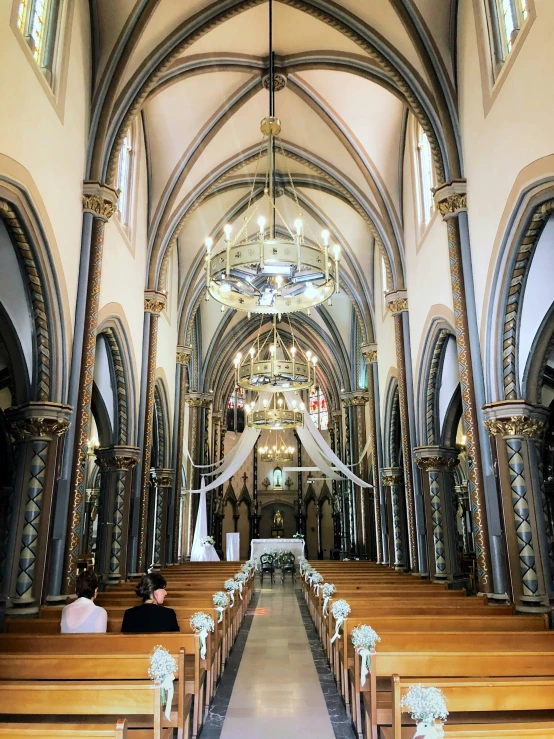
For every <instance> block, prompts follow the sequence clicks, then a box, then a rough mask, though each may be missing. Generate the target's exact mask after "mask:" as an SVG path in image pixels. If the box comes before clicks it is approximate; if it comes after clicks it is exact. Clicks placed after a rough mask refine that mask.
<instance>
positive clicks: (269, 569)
mask: <svg viewBox="0 0 554 739" xmlns="http://www.w3.org/2000/svg"><path fill="white" fill-rule="evenodd" d="M264 573H269V576H270V579H271V584H273V583H274V582H275V567H274V565H273V556H272V555H271V554H262V555H261V557H260V577H261V583H262V585H263V583H264Z"/></svg>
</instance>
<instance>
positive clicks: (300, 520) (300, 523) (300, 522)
mask: <svg viewBox="0 0 554 739" xmlns="http://www.w3.org/2000/svg"><path fill="white" fill-rule="evenodd" d="M294 438H295V439H296V462H297V466H298V467H302V444H301V443H300V439H299V438H298V434H297V433H296V432H295V433H294ZM297 493H298V494H297V506H298V517H297V524H296V525H297V527H298V532H299V533H300V534H304V536H306V519H305V516H304V500H303V499H304V494H303V491H302V473H301V472H299V473H298V491H297Z"/></svg>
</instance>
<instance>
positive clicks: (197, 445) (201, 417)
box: [185, 392, 212, 557]
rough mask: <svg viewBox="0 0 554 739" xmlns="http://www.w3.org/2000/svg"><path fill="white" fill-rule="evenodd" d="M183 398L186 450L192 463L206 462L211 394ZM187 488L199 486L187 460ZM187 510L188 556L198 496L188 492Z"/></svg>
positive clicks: (193, 470) (196, 469)
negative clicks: (206, 440)
mask: <svg viewBox="0 0 554 739" xmlns="http://www.w3.org/2000/svg"><path fill="white" fill-rule="evenodd" d="M185 400H186V402H187V403H188V406H189V435H188V442H187V446H188V451H189V454H190V457H191V458H192V460H193V462H194V464H196V465H202V464H206V459H205V438H204V435H205V432H206V430H207V418H206V412H207V410H208V409H209V408H210V406H211V403H212V395H209V394H207V393H196V392H195V393H186V394H185ZM187 480H188V481H189V489H191V490H198V488H199V487H200V470H199V469H198V468H197V467H194V466H193V465H192V464H191V463H190V460H189V474H188V475H187ZM187 499H188V510H187V524H188V531H187V542H186V556H187V557H190V551H191V548H192V540H193V537H194V526H195V524H196V514H197V512H198V496H197V495H196V494H195V495H191V494H189V495H188V496H187Z"/></svg>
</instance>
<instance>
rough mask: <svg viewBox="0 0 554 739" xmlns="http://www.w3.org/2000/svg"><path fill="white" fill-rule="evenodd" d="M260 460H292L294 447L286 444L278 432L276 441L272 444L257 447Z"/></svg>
mask: <svg viewBox="0 0 554 739" xmlns="http://www.w3.org/2000/svg"><path fill="white" fill-rule="evenodd" d="M259 452H260V457H261V459H262V462H292V460H293V456H294V447H293V446H287V445H286V444H285V442H284V441H283V437H282V436H281V435H280V434H279V436H278V437H277V443H275V444H273V446H267V445H266V446H263V447H261V448H260V449H259Z"/></svg>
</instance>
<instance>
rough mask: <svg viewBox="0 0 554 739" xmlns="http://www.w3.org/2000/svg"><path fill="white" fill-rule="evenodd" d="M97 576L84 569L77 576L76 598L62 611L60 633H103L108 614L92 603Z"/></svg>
mask: <svg viewBox="0 0 554 739" xmlns="http://www.w3.org/2000/svg"><path fill="white" fill-rule="evenodd" d="M98 584H99V582H98V576H97V575H96V573H95V572H90V571H89V570H86V571H85V572H82V573H81V574H80V575H79V576H78V577H77V582H76V583H75V592H76V593H77V600H74V601H73V603H69V605H67V606H65V607H64V609H63V611H62V623H61V633H62V634H105V633H106V630H107V628H108V614H107V612H106V610H105V609H104V608H100V606H96V605H94V599H95V598H96V596H97V595H98Z"/></svg>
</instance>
